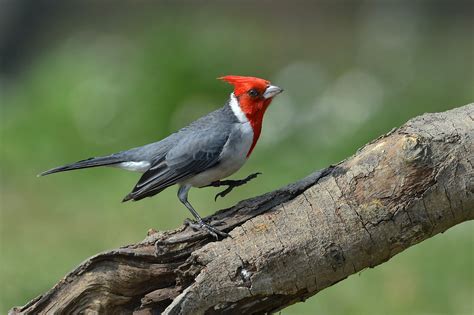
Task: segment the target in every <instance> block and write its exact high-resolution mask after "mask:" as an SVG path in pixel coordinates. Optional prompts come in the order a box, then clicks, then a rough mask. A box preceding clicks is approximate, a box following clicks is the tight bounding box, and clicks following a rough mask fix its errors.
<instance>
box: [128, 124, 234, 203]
mask: <svg viewBox="0 0 474 315" xmlns="http://www.w3.org/2000/svg"><path fill="white" fill-rule="evenodd" d="M228 138H229V133H228V132H225V130H209V129H208V128H204V129H203V130H200V131H199V132H196V131H194V132H190V133H186V134H185V135H183V136H182V137H181V139H180V140H179V141H178V142H177V144H176V145H175V146H174V147H173V148H171V149H170V150H169V151H168V153H167V154H166V155H164V156H161V157H159V158H158V159H156V160H155V161H153V162H152V165H151V167H150V169H148V171H146V172H145V173H144V174H143V175H142V177H141V178H140V180H139V181H138V183H137V184H136V186H135V187H134V188H133V190H132V192H131V193H129V194H128V195H127V196H126V197H125V198H124V201H127V200H130V199H133V200H140V199H142V198H145V197H150V196H153V195H155V194H157V193H159V192H160V191H162V190H163V189H165V188H167V187H169V186H171V185H174V184H176V183H179V182H181V181H183V180H185V179H187V178H189V177H192V176H194V175H196V174H199V173H201V172H203V171H204V170H206V169H208V168H211V167H213V166H215V165H216V164H218V163H219V156H220V154H221V152H222V149H223V148H224V145H225V144H226V142H227V140H228Z"/></svg>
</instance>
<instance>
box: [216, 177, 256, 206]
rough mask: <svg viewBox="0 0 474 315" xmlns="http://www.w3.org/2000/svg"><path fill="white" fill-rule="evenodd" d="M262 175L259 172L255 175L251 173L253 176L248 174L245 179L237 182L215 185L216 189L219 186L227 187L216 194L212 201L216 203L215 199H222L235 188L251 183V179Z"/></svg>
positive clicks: (231, 181) (228, 181) (226, 181)
mask: <svg viewBox="0 0 474 315" xmlns="http://www.w3.org/2000/svg"><path fill="white" fill-rule="evenodd" d="M261 174H262V173H260V172H257V173H253V174H250V175H249V176H247V177H246V178H244V179H239V180H225V181H220V182H218V184H216V185H215V186H216V187H219V186H228V187H227V188H226V189H224V190H223V191H221V192H219V193H217V194H216V196H215V197H214V201H217V197H222V198H224V197H225V196H226V195H227V194H228V193H230V192H231V191H232V190H233V189H234V188H235V187H239V186H242V185H244V184H246V183H248V182H249V181H251V180H252V179H254V178H256V177H257V176H258V175H261Z"/></svg>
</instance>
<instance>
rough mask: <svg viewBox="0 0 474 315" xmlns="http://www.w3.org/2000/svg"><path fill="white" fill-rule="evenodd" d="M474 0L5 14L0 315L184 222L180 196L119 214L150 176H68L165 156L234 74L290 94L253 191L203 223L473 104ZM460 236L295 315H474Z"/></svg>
mask: <svg viewBox="0 0 474 315" xmlns="http://www.w3.org/2000/svg"><path fill="white" fill-rule="evenodd" d="M473 12H474V8H473V5H472V2H469V1H466V2H460V1H441V2H434V1H407V2H397V1H380V2H378V1H350V2H342V1H327V2H321V1H313V2H310V1H299V2H298V1H288V2H283V1H258V2H257V1H255V2H251V1H219V2H201V1H188V2H185V1H180V2H171V1H170V2H158V1H155V2H151V1H113V2H112V1H39V0H29V1H24V0H12V1H7V0H3V1H1V2H0V43H1V55H0V57H1V60H0V61H1V72H0V84H1V89H0V96H1V99H0V107H1V112H0V114H1V125H0V132H1V146H0V149H1V161H0V167H1V218H0V219H1V221H0V223H1V225H0V228H1V234H0V237H1V239H0V241H1V252H0V255H1V260H0V281H1V286H0V313H6V312H7V310H8V309H9V308H11V307H12V306H14V305H23V304H24V303H26V302H27V301H28V300H30V299H32V298H33V297H35V296H37V295H38V294H40V293H42V292H44V291H46V290H47V289H49V288H50V287H51V286H52V285H53V284H54V283H56V282H57V281H58V280H59V279H60V278H61V277H62V276H63V275H64V274H65V273H67V272H68V271H70V270H71V269H72V268H73V267H75V266H76V265H77V264H78V263H79V262H81V261H82V260H84V259H85V258H87V257H88V256H91V255H93V254H95V253H97V252H99V251H104V250H107V249H110V248H114V247H117V246H120V245H124V244H128V243H132V242H136V241H139V240H141V239H143V238H144V237H145V234H146V231H147V230H148V228H156V229H159V230H163V229H171V228H175V227H176V226H178V225H180V224H181V223H182V222H183V220H184V219H185V218H186V217H187V216H188V212H187V210H186V209H184V208H183V207H182V206H181V204H180V203H179V202H178V200H177V198H176V189H175V188H170V189H168V190H166V191H165V192H163V193H161V194H160V195H159V196H156V197H155V198H151V199H146V200H143V201H141V202H138V203H125V204H121V203H120V200H121V198H122V197H123V196H124V195H125V194H126V193H127V192H128V191H129V190H130V189H131V188H132V187H133V185H134V183H135V181H136V180H138V177H139V176H138V174H134V173H127V172H123V171H119V170H116V169H108V168H105V169H92V170H84V171H81V172H73V173H63V174H59V175H54V176H50V177H45V178H36V176H35V175H36V174H37V173H39V172H41V171H43V170H45V169H48V168H51V167H54V166H58V165H61V164H64V163H67V162H73V161H76V160H79V159H83V158H87V157H90V156H94V155H102V154H108V153H112V152H115V151H119V150H123V149H127V148H130V147H133V146H138V145H142V144H146V143H149V142H153V141H156V140H158V139H160V138H162V137H165V136H166V135H167V134H169V133H171V132H173V131H175V130H177V129H178V128H180V127H182V126H184V125H185V124H187V123H188V122H191V121H192V120H194V119H196V118H197V117H199V116H201V115H203V114H205V113H207V112H209V111H211V110H213V109H215V108H217V107H219V106H220V105H221V104H223V102H224V101H225V100H226V99H227V97H228V94H229V93H230V91H231V88H230V86H228V85H226V84H224V83H223V82H220V81H216V80H215V78H216V77H219V76H222V75H226V74H239V75H253V76H260V77H263V78H267V79H269V80H271V81H272V82H274V83H275V84H277V85H279V86H281V87H283V88H285V92H284V93H283V94H282V95H281V96H278V98H277V99H276V100H275V101H274V103H273V104H272V106H271V107H270V108H269V111H268V113H267V116H266V119H265V123H264V128H263V134H262V136H261V140H260V143H259V146H257V148H256V150H255V151H254V153H253V154H252V157H251V158H250V160H249V162H248V163H247V164H246V165H245V167H244V168H243V169H242V170H241V171H240V172H239V173H238V174H236V175H235V176H234V177H235V178H239V177H243V176H246V175H248V174H250V173H251V172H255V171H260V172H262V173H263V175H262V176H260V177H259V178H258V179H257V180H255V181H252V182H251V183H250V184H248V185H246V186H245V187H242V188H239V189H237V190H235V191H234V192H232V194H230V195H229V196H228V197H226V198H225V199H224V200H223V199H219V200H218V201H217V202H216V203H214V201H213V197H214V194H215V193H216V192H218V190H217V189H213V188H209V189H202V190H194V191H192V192H191V195H190V198H191V200H192V201H193V203H194V205H195V206H196V208H197V209H199V210H200V212H202V214H205V215H209V214H211V213H213V212H214V211H215V210H218V209H220V208H223V207H228V206H231V205H233V204H234V203H235V202H237V201H239V200H241V199H244V198H248V197H251V196H255V195H257V194H261V193H264V192H267V191H271V190H274V189H276V188H279V187H281V186H283V185H285V184H287V183H289V182H292V181H296V180H298V179H300V178H301V177H303V176H305V175H307V174H309V173H310V172H312V171H313V170H316V169H320V168H323V167H326V166H327V165H329V164H331V163H336V162H338V161H340V160H342V159H344V158H346V157H348V156H350V155H351V154H353V153H354V152H355V151H356V149H357V148H359V147H361V146H362V145H364V144H365V143H366V142H368V141H370V140H371V139H373V138H375V137H377V136H379V135H381V134H382V133H385V132H387V131H389V130H390V129H392V128H393V127H396V126H399V125H401V124H402V123H404V122H405V121H406V120H408V119H409V118H411V117H413V116H415V115H419V114H422V113H425V112H437V111H444V110H447V109H450V108H454V107H458V106H462V105H465V104H467V103H469V102H472V101H473V100H474V74H473V58H474V55H473V30H474V22H473V21H474V19H473V16H474V14H473ZM473 238H474V225H473V224H472V223H471V222H469V223H464V224H461V225H459V226H456V227H454V228H453V229H451V230H449V231H448V232H446V233H445V234H443V235H438V236H436V237H434V238H432V239H429V240H427V241H425V242H423V243H422V244H420V245H418V246H415V247H414V248H411V249H409V250H407V251H405V252H403V253H401V254H400V255H398V256H396V257H394V258H393V259H392V260H390V261H389V262H387V263H385V264H383V265H382V266H379V267H377V268H375V269H370V270H365V271H363V272H361V273H360V274H358V275H354V276H352V277H350V278H349V279H347V280H346V281H343V282H341V283H339V284H337V285H335V286H333V287H331V288H329V289H327V290H324V291H323V292H321V293H320V294H318V295H316V296H314V297H312V298H310V299H309V300H307V301H306V302H305V303H299V304H296V305H294V306H291V307H289V308H287V309H285V310H283V311H282V312H281V313H282V314H473V312H474V307H473V302H472V301H473V300H472V299H473V296H474V292H473V291H474V289H473V287H474V284H473V283H474V279H473V278H474V276H473V273H474V272H473V266H474V248H473V247H474V245H473V244H474V241H473Z"/></svg>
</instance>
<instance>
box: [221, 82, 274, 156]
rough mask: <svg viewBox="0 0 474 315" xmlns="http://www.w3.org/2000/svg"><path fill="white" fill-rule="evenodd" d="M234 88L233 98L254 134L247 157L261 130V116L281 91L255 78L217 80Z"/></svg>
mask: <svg viewBox="0 0 474 315" xmlns="http://www.w3.org/2000/svg"><path fill="white" fill-rule="evenodd" d="M219 79H220V80H223V81H226V82H228V83H230V84H232V85H233V86H234V96H235V98H236V99H237V101H238V103H239V106H240V109H241V110H242V112H243V113H244V114H245V116H246V117H247V119H248V120H249V121H250V124H251V125H252V128H253V132H254V143H253V145H252V148H251V149H250V151H249V153H248V154H249V155H250V153H251V152H252V150H253V147H254V146H255V144H256V142H257V140H258V137H259V136H260V132H261V130H262V122H263V115H264V114H265V111H266V110H267V108H268V106H269V105H270V103H271V102H272V100H273V97H274V96H276V95H278V94H280V93H281V92H282V91H283V90H282V89H281V88H279V87H277V86H274V85H271V83H270V81H267V80H264V79H260V78H255V77H242V76H236V75H227V76H224V77H221V78H219Z"/></svg>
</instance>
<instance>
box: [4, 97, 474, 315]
mask: <svg viewBox="0 0 474 315" xmlns="http://www.w3.org/2000/svg"><path fill="white" fill-rule="evenodd" d="M473 139H474V104H470V105H467V106H464V107H461V108H458V109H454V110H450V111H448V112H444V113H439V114H425V115H423V116H420V117H417V118H414V119H412V120H410V121H409V122H408V123H406V124H405V125H403V126H402V127H400V128H398V129H396V130H393V131H391V132H390V133H388V134H386V135H384V136H381V137H380V138H378V139H376V140H374V141H372V142H371V143H369V144H367V145H366V146H365V147H363V148H362V149H360V150H359V151H358V152H357V153H356V154H355V155H354V156H352V157H350V158H348V159H347V160H345V161H342V162H341V163H339V164H337V165H334V166H331V167H329V168H327V169H325V170H323V171H319V172H315V173H314V174H312V175H310V176H308V177H307V178H305V179H303V180H301V181H298V182H296V183H294V184H291V185H289V186H287V187H284V188H281V189H279V190H277V191H273V192H270V193H267V194H265V195H262V196H259V197H256V198H252V199H249V200H245V201H242V202H240V203H239V204H237V205H236V206H234V207H232V208H229V209H225V210H221V211H219V212H218V213H216V214H215V215H213V216H212V217H210V220H211V222H214V223H215V222H221V223H222V225H221V228H223V229H224V230H225V231H228V232H230V235H231V236H232V237H231V238H227V239H225V240H223V241H218V242H216V241H214V240H212V239H210V238H209V237H208V236H207V235H205V234H203V233H201V232H194V231H192V230H191V229H190V228H189V227H184V226H183V227H181V228H180V229H177V230H174V231H166V232H159V233H155V234H152V235H150V236H149V237H147V238H146V239H145V240H144V241H143V242H141V243H138V244H133V245H129V246H125V247H122V248H119V249H115V250H111V251H108V252H105V253H101V254H98V255H96V256H94V257H91V258H89V259H88V260H86V261H85V262H84V263H82V264H81V265H80V266H79V267H78V268H76V269H75V270H74V271H72V272H71V273H69V274H68V275H67V276H65V278H64V279H62V280H61V281H60V282H59V283H58V284H56V285H55V286H54V287H53V288H52V289H51V290H49V291H48V292H47V293H45V294H43V295H41V296H39V297H37V298H36V299H34V300H32V301H30V302H29V303H28V304H27V305H25V306H23V307H16V308H14V309H12V310H11V311H10V312H11V314H44V313H56V312H57V313H67V314H71V313H85V314H87V313H93V312H94V311H95V312H99V313H109V314H119V313H121V314H122V313H133V314H152V313H153V314H156V313H163V314H203V313H209V314H211V313H226V314H230V313H236V314H240V313H264V312H274V311H276V310H279V309H281V308H283V307H285V306H287V305H289V304H292V303H295V302H297V301H300V300H304V299H305V298H307V297H309V296H312V295H314V294H316V293H317V292H319V291H321V290H323V289H324V288H327V287H328V286H331V285H333V284H335V283H336V282H339V281H341V280H343V279H344V278H346V277H348V276H349V275H351V274H353V273H356V272H358V271H360V270H362V269H364V268H367V267H374V266H376V265H379V264H381V263H383V262H385V261H387V260H388V259H390V258H391V257H392V256H394V255H395V254H397V253H400V252H401V251H403V250H404V249H406V248H407V247H410V246H412V245H414V244H416V243H418V242H421V241H423V240H424V239H427V238H429V237H431V236H433V235H435V234H438V233H440V232H443V231H445V230H447V229H448V228H450V227H452V226H454V225H456V224H458V223H461V222H463V221H467V220H472V219H473V218H474V197H473V193H474V172H473V160H474V150H473V147H474V143H473Z"/></svg>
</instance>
